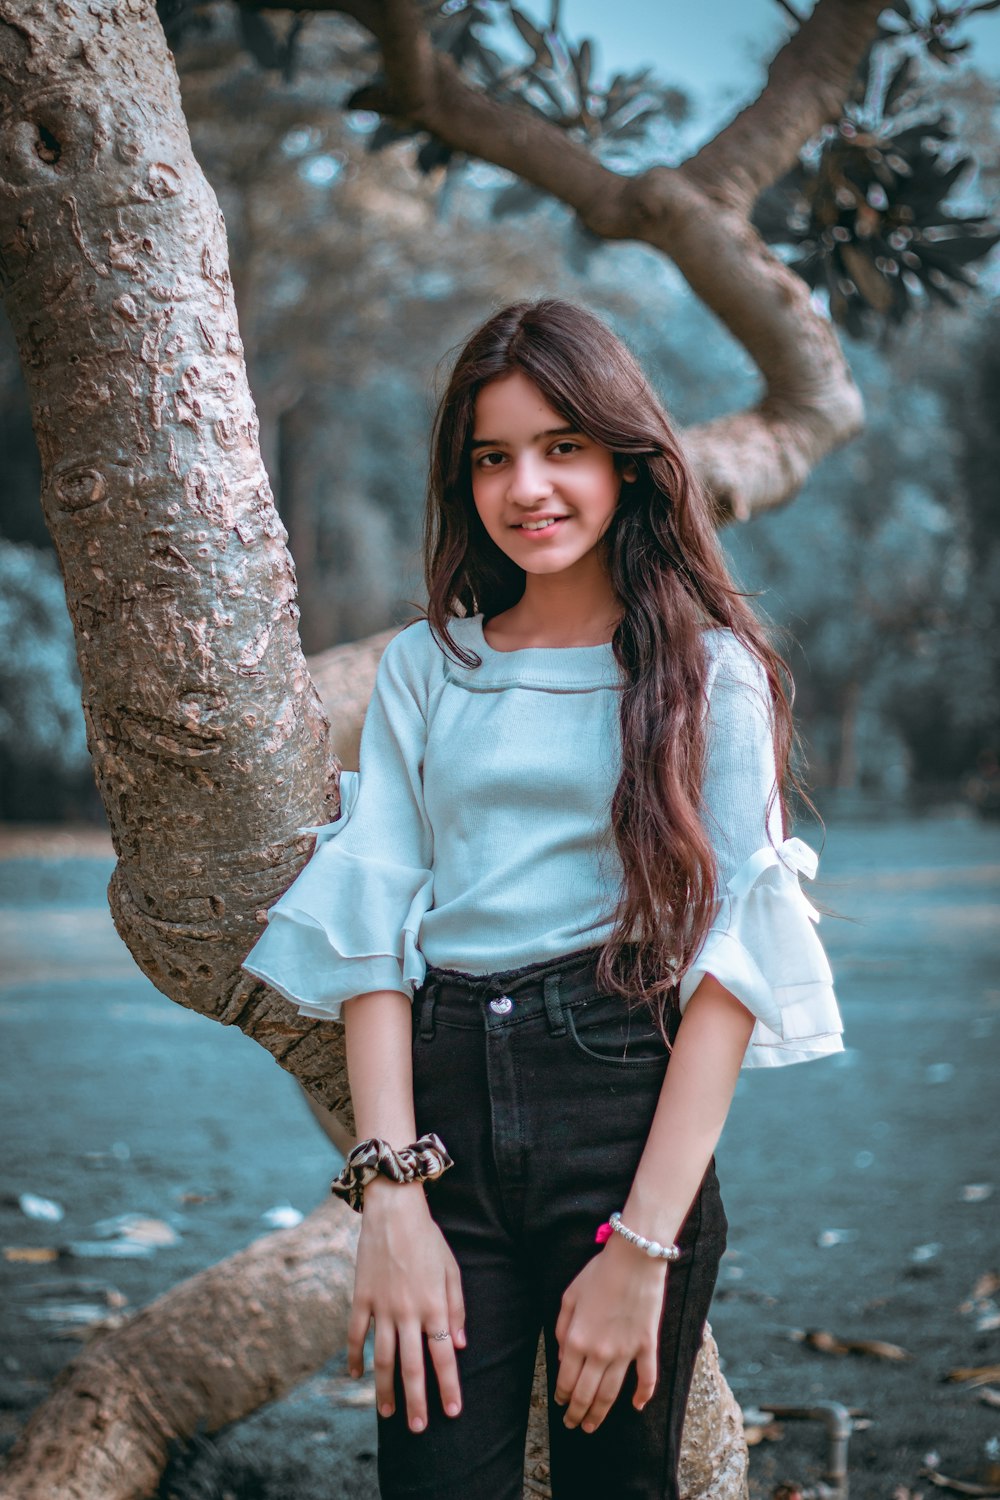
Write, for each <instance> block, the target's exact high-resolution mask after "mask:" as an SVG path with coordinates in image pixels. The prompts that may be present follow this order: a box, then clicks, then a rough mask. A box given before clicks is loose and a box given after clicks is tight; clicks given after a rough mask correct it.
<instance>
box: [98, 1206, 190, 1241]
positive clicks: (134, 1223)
mask: <svg viewBox="0 0 1000 1500" xmlns="http://www.w3.org/2000/svg"><path fill="white" fill-rule="evenodd" d="M94 1233H95V1234H96V1235H97V1237H98V1238H99V1239H123V1240H129V1241H130V1242H131V1243H132V1244H133V1245H150V1246H152V1247H153V1248H155V1249H160V1248H162V1247H163V1246H164V1245H176V1244H179V1243H180V1235H179V1234H178V1233H177V1230H176V1229H174V1228H173V1226H172V1225H170V1224H168V1223H167V1222H166V1220H165V1219H154V1218H152V1217H151V1216H150V1215H149V1214H116V1215H115V1216H114V1218H111V1219H100V1220H98V1222H97V1223H96V1224H95V1225H94Z"/></svg>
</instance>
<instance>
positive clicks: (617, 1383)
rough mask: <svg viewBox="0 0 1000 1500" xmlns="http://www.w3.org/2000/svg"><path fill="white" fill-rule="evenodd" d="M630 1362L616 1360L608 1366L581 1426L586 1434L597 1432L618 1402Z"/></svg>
mask: <svg viewBox="0 0 1000 1500" xmlns="http://www.w3.org/2000/svg"><path fill="white" fill-rule="evenodd" d="M629 1364H630V1361H629V1360H627V1359H616V1360H615V1361H614V1363H613V1364H610V1365H608V1368H607V1369H606V1370H605V1372H604V1375H603V1378H602V1380H601V1383H600V1385H599V1386H598V1387H597V1391H596V1393H595V1395H594V1399H593V1401H592V1402H591V1403H590V1410H589V1411H587V1412H586V1413H585V1414H584V1417H583V1421H582V1422H581V1423H580V1426H581V1427H582V1428H583V1430H584V1432H596V1430H597V1428H598V1427H600V1425H601V1423H602V1422H603V1421H604V1418H605V1417H606V1416H607V1414H608V1412H609V1411H610V1410H611V1408H612V1406H613V1405H614V1403H615V1402H616V1401H617V1400H618V1393H619V1391H620V1390H621V1388H622V1381H623V1380H624V1379H625V1372H626V1371H627V1370H628V1367H629Z"/></svg>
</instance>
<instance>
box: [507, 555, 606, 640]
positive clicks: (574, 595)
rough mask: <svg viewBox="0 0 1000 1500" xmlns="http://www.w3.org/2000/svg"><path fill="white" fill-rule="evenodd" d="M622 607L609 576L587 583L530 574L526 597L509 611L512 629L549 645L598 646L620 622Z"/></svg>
mask: <svg viewBox="0 0 1000 1500" xmlns="http://www.w3.org/2000/svg"><path fill="white" fill-rule="evenodd" d="M621 613H622V609H621V603H620V601H619V599H618V598H617V596H616V594H615V592H614V590H613V588H612V587H611V582H610V580H609V578H608V577H607V574H606V573H604V571H603V570H602V571H601V573H600V575H599V576H594V577H592V578H590V579H587V580H586V581H584V580H580V579H576V578H572V577H571V576H569V573H568V571H567V572H566V573H553V574H538V573H529V574H528V575H527V579H526V582H525V588H524V593H523V594H522V595H521V598H520V599H519V600H518V602H517V603H516V604H515V605H514V606H513V607H512V608H511V609H509V610H507V611H506V615H505V618H506V620H507V623H508V625H509V626H511V627H512V628H513V629H516V631H517V633H518V634H519V635H523V636H524V637H525V638H527V637H529V636H537V637H538V638H539V639H540V640H541V641H544V642H547V643H548V644H550V645H556V644H561V645H591V644H593V645H599V644H601V643H602V642H604V641H609V640H610V639H611V637H612V635H613V634H614V631H615V628H616V626H617V624H618V621H619V620H620V619H621Z"/></svg>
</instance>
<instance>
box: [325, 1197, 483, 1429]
mask: <svg viewBox="0 0 1000 1500" xmlns="http://www.w3.org/2000/svg"><path fill="white" fill-rule="evenodd" d="M372 1318H374V1319H375V1402H376V1405H377V1407H378V1410H379V1413H380V1415H381V1416H383V1417H389V1416H391V1415H392V1413H393V1412H394V1411H395V1408H396V1398H395V1381H394V1376H395V1368H396V1352H397V1349H398V1352H399V1363H400V1370H401V1373H402V1377H403V1389H404V1391H405V1394H406V1413H407V1421H408V1422H409V1425H410V1429H411V1431H413V1432H423V1431H424V1429H425V1428H426V1426H427V1392H426V1389H425V1380H424V1351H423V1341H424V1338H425V1337H427V1345H428V1348H429V1350H430V1356H431V1359H432V1361H433V1364H434V1370H435V1373H436V1375H437V1381H438V1385H439V1386H440V1388H441V1404H442V1406H443V1407H444V1410H445V1411H446V1412H447V1414H448V1416H450V1417H457V1416H458V1414H459V1412H460V1411H461V1409H462V1393H461V1390H460V1388H459V1382H458V1361H457V1359H456V1357H455V1349H456V1347H457V1348H459V1349H464V1347H465V1305H464V1302H463V1299H462V1282H461V1274H460V1272H459V1269H458V1262H457V1261H456V1260H455V1257H454V1255H453V1254H452V1253H451V1250H450V1249H449V1247H448V1244H447V1241H446V1240H445V1238H444V1235H443V1234H442V1233H441V1231H440V1229H439V1228H438V1226H437V1225H436V1224H435V1222H434V1220H433V1219H432V1218H431V1214H430V1209H429V1208H428V1206H427V1199H426V1197H425V1196H424V1188H423V1185H422V1183H419V1182H415V1183H398V1182H391V1181H389V1180H388V1179H385V1180H380V1179H379V1178H375V1179H374V1180H373V1181H372V1182H370V1183H369V1184H368V1186H367V1187H366V1188H365V1207H364V1213H363V1214H362V1216H361V1236H360V1238H359V1240H358V1258H357V1268H356V1271H355V1277H354V1301H353V1304H352V1307H351V1317H350V1322H349V1324H348V1331H347V1367H348V1370H349V1371H350V1373H351V1375H353V1376H354V1377H356V1378H357V1377H359V1376H361V1375H362V1374H363V1373H364V1367H365V1357H364V1344H365V1339H366V1337H367V1335H368V1329H369V1326H370V1324H371V1320H372ZM442 1329H447V1330H448V1332H449V1334H450V1337H449V1338H445V1339H435V1338H433V1337H430V1335H432V1334H434V1333H436V1332H440V1331H441V1330H442Z"/></svg>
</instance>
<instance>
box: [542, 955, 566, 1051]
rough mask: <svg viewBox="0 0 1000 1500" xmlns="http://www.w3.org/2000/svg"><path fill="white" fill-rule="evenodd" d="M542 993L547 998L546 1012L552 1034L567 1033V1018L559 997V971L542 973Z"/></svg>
mask: <svg viewBox="0 0 1000 1500" xmlns="http://www.w3.org/2000/svg"><path fill="white" fill-rule="evenodd" d="M542 995H543V996H544V998H545V1014H546V1016H547V1017H548V1020H549V1035H550V1036H565V1035H566V1019H565V1017H564V1015H563V1008H562V1003H561V1001H560V999H559V973H558V970H557V971H556V972H554V973H551V974H543V975H542Z"/></svg>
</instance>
